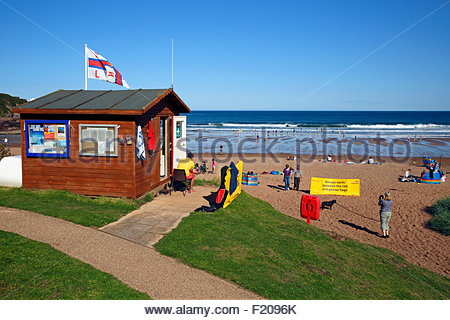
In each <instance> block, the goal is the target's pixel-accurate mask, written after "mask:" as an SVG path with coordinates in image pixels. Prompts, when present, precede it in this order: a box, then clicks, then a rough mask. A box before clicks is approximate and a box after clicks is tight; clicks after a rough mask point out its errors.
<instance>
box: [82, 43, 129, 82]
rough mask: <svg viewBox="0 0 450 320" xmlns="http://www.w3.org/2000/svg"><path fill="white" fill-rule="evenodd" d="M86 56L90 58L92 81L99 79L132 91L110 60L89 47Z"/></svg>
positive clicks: (89, 74)
mask: <svg viewBox="0 0 450 320" xmlns="http://www.w3.org/2000/svg"><path fill="white" fill-rule="evenodd" d="M85 54H86V56H87V58H88V77H89V78H90V79H99V80H104V81H108V82H112V83H117V84H118V85H119V86H124V87H125V88H128V89H130V87H129V86H128V84H127V83H126V81H125V80H124V79H123V78H122V75H121V74H120V73H119V71H117V69H116V68H114V67H113V66H112V65H111V63H109V62H108V60H106V59H105V58H103V57H102V56H101V55H99V54H98V53H97V52H95V51H94V50H91V49H89V48H88V47H86V52H85Z"/></svg>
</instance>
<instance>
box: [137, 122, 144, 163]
mask: <svg viewBox="0 0 450 320" xmlns="http://www.w3.org/2000/svg"><path fill="white" fill-rule="evenodd" d="M136 157H137V158H138V159H139V160H145V146H144V136H143V135H142V128H141V125H138V127H137V134H136Z"/></svg>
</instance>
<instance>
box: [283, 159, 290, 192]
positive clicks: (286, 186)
mask: <svg viewBox="0 0 450 320" xmlns="http://www.w3.org/2000/svg"><path fill="white" fill-rule="evenodd" d="M283 173H284V191H288V190H289V185H290V184H291V174H292V168H290V167H289V165H288V164H286V166H285V168H284V170H283Z"/></svg>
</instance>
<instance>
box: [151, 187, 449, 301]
mask: <svg viewBox="0 0 450 320" xmlns="http://www.w3.org/2000/svg"><path fill="white" fill-rule="evenodd" d="M155 247H156V249H157V250H158V251H159V252H161V253H162V254H165V255H168V256H172V257H175V258H177V259H179V260H181V261H182V262H184V263H186V264H189V265H191V266H193V267H195V268H199V269H203V270H206V271H208V272H210V273H212V274H215V275H218V276H220V277H223V278H225V279H228V280H230V281H233V282H235V283H237V284H238V285H240V286H242V287H244V288H246V289H249V290H251V291H254V292H256V293H258V294H259V295H261V296H263V297H265V298H269V299H449V298H450V280H449V279H447V278H445V277H444V276H441V275H438V274H435V273H433V272H431V271H428V270H426V269H423V268H420V267H417V266H415V265H412V264H410V263H408V262H407V261H406V260H404V259H403V258H402V257H401V256H399V255H397V254H395V253H393V252H391V251H389V250H387V249H382V248H378V247H374V246H371V245H366V244H362V243H359V242H356V241H353V240H350V239H344V238H341V237H339V236H334V237H332V236H330V235H329V234H327V233H326V232H324V231H322V230H320V229H318V228H315V227H311V226H309V225H307V224H306V223H304V222H302V221H298V220H296V219H294V218H291V217H289V216H286V215H284V214H282V213H280V212H279V211H277V210H275V209H274V208H273V207H272V206H270V205H269V204H268V203H267V202H264V201H261V200H259V199H256V198H254V197H252V196H250V195H248V194H246V193H244V192H243V193H242V194H241V195H240V196H239V197H237V198H236V200H234V202H233V203H232V204H231V205H230V206H229V207H228V208H226V209H220V210H218V211H216V212H214V213H210V214H208V213H200V212H194V213H192V214H191V215H190V216H189V217H186V218H184V219H183V220H182V222H181V223H180V225H179V226H178V227H177V228H176V229H174V230H173V231H172V232H170V233H169V234H167V235H166V236H164V238H162V239H161V240H160V241H159V242H158V243H157V244H156V246H155Z"/></svg>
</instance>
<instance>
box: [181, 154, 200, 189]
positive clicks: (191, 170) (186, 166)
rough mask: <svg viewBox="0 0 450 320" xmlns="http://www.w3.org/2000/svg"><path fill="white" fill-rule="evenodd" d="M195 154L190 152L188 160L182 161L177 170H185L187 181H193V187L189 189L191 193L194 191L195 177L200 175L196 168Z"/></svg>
mask: <svg viewBox="0 0 450 320" xmlns="http://www.w3.org/2000/svg"><path fill="white" fill-rule="evenodd" d="M193 159H194V154H193V153H192V152H189V153H188V154H187V158H184V159H181V160H180V162H179V163H178V166H177V169H183V170H184V171H185V172H186V181H187V180H191V186H190V188H189V192H193V191H194V176H195V174H198V173H199V172H198V169H196V168H195V164H194V161H192V160H193Z"/></svg>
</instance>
